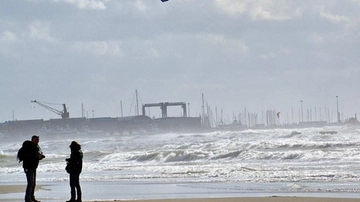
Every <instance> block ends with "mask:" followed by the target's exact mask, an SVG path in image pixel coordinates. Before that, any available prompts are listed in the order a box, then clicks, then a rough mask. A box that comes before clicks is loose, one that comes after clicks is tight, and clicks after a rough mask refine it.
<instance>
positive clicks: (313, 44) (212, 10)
mask: <svg viewBox="0 0 360 202" xmlns="http://www.w3.org/2000/svg"><path fill="white" fill-rule="evenodd" d="M359 10H360V0H316V1H314V0H301V1H300V0H257V1H254V0H169V1H167V2H161V0H2V1H1V5H0V122H5V121H10V120H27V119H45V120H47V119H54V118H60V116H58V115H57V114H55V113H53V112H51V111H50V110H47V109H45V108H43V107H41V106H39V105H37V104H35V103H31V102H30V101H31V100H38V101H42V102H45V103H47V105H48V106H50V107H53V108H55V109H57V110H62V106H61V105H58V104H62V103H65V104H66V106H67V108H68V111H69V113H70V117H73V118H75V117H81V116H82V115H84V116H86V117H89V118H92V117H121V116H132V115H135V113H136V110H135V106H136V96H135V91H137V92H138V103H139V105H140V106H141V105H142V104H147V103H160V102H185V103H187V106H188V110H189V109H190V110H189V111H190V112H189V114H190V116H192V117H194V116H199V115H201V114H202V106H203V100H204V103H205V104H204V106H206V107H205V108H206V109H211V111H212V113H213V114H214V113H216V114H218V116H219V117H220V116H221V117H223V119H224V120H226V121H227V122H231V121H232V119H233V117H234V116H237V115H238V114H240V113H244V112H245V111H246V113H259V114H263V113H265V112H266V110H273V111H276V112H280V119H281V121H282V122H286V121H289V120H291V121H295V122H296V121H299V120H300V114H301V111H302V110H303V111H302V112H303V116H305V118H303V119H305V120H304V121H306V120H308V119H309V118H308V117H310V114H311V117H312V118H311V120H312V121H315V120H324V119H329V121H330V120H331V121H335V120H336V118H334V117H335V116H336V113H337V111H339V113H340V114H341V118H342V119H346V118H349V117H354V116H355V114H360V91H359V86H360V57H359V56H360V12H359ZM203 98H204V99H203ZM301 106H302V108H303V109H302V110H301ZM168 110H169V114H168V116H181V115H182V109H181V108H180V107H170V108H169V109H168ZM82 112H83V113H82ZM140 112H141V109H140ZM160 114H161V113H160V109H159V108H150V109H148V110H147V115H149V116H150V117H155V118H157V117H159V116H160ZM220 114H221V115H220ZM304 114H305V115H304ZM325 114H327V115H325ZM315 117H316V118H315ZM330 117H331V118H330Z"/></svg>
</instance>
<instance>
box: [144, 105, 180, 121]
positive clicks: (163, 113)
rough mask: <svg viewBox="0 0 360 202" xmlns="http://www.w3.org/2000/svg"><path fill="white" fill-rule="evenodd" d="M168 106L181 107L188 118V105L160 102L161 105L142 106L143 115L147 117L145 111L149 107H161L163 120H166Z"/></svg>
mask: <svg viewBox="0 0 360 202" xmlns="http://www.w3.org/2000/svg"><path fill="white" fill-rule="evenodd" d="M168 106H181V107H182V109H183V117H187V116H186V115H187V113H186V103H185V102H160V103H149V104H144V105H143V106H142V115H143V116H145V115H146V112H145V109H146V108H147V107H160V109H161V115H162V118H166V117H167V107H168Z"/></svg>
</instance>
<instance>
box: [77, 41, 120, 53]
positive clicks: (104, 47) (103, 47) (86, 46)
mask: <svg viewBox="0 0 360 202" xmlns="http://www.w3.org/2000/svg"><path fill="white" fill-rule="evenodd" d="M120 45H121V42H119V41H91V42H76V43H74V45H73V46H72V49H73V50H74V51H76V52H80V53H84V52H85V53H90V54H94V55H110V56H122V55H123V54H122V51H121V48H120Z"/></svg>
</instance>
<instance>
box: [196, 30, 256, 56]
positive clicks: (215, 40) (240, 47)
mask: <svg viewBox="0 0 360 202" xmlns="http://www.w3.org/2000/svg"><path fill="white" fill-rule="evenodd" d="M198 38H199V39H201V40H205V41H208V42H210V43H212V44H214V45H217V46H221V47H224V48H228V49H230V50H235V51H240V52H247V51H248V49H249V48H248V47H247V46H246V44H245V43H244V41H242V40H239V39H231V38H226V37H225V36H223V35H216V34H206V35H198Z"/></svg>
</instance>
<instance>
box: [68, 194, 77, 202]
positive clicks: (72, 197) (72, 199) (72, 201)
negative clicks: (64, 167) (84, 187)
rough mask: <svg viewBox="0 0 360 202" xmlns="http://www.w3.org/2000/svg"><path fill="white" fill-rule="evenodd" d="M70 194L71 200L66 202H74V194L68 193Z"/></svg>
mask: <svg viewBox="0 0 360 202" xmlns="http://www.w3.org/2000/svg"><path fill="white" fill-rule="evenodd" d="M70 193H71V198H70V200H68V201H66V202H76V201H75V193H74V192H70Z"/></svg>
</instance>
